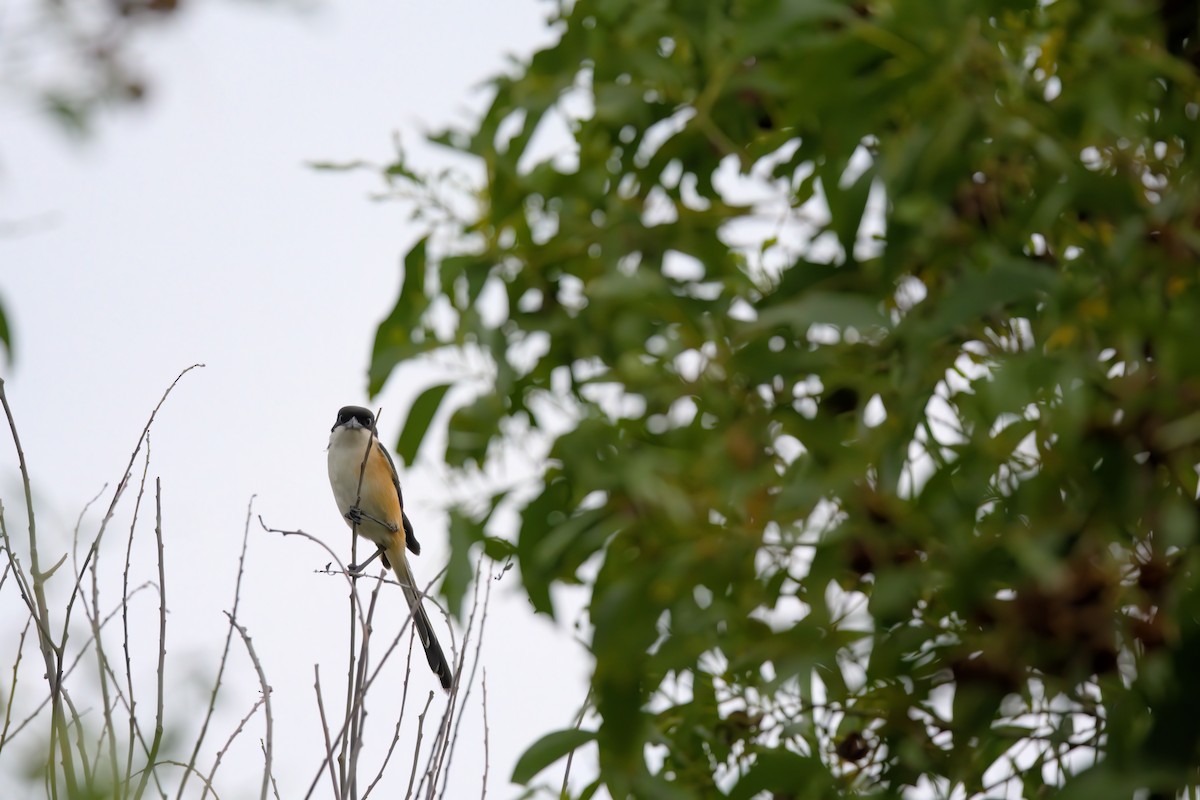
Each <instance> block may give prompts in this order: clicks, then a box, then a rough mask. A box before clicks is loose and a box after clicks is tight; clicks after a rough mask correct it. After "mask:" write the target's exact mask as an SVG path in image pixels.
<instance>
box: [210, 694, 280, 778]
mask: <svg viewBox="0 0 1200 800" xmlns="http://www.w3.org/2000/svg"><path fill="white" fill-rule="evenodd" d="M266 700H267V696H266V695H263V696H262V697H260V698H258V699H257V700H255V701H254V705H253V706H251V707H250V710H249V711H247V712H246V716H244V717H242V720H241V722H239V723H238V725H237V727H236V728H234V729H233V733H231V734H229V738H228V739H226V740H225V744H224V745H222V747H221V749H220V750H218V751H217V757H216V758H215V759H214V760H213V765H212V769H210V770H209V771H208V778H206V779H205V781H204V793H205V794H206V795H207V794H208V793H209V792H210V791H212V782H213V778H214V777H216V774H217V769H218V768H219V767H220V766H221V760H222V759H223V758H225V753H227V752H228V751H229V748H230V747H232V746H233V741H234V739H236V738H237V737H238V736H240V735H241V733H242V730H243V729H245V727H246V723H247V722H249V721H250V718H251V717H253V716H254V715H255V713H257V712H258V709H259V707H260V706H262V704H263V703H265V702H266ZM197 774H199V773H197ZM212 793H213V795H214V796H215V795H216V792H215V791H213V792H212Z"/></svg>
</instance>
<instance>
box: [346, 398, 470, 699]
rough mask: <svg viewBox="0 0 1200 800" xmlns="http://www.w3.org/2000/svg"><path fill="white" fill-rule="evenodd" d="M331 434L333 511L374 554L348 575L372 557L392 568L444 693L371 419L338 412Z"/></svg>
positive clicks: (408, 531)
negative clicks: (370, 544) (373, 548)
mask: <svg viewBox="0 0 1200 800" xmlns="http://www.w3.org/2000/svg"><path fill="white" fill-rule="evenodd" d="M331 431H332V432H331V433H330V435H329V484H330V486H332V487H333V497H334V499H335V500H336V501H337V505H338V510H339V511H341V512H342V518H343V519H345V520H346V524H347V525H349V526H350V529H351V530H353V531H354V532H356V533H357V534H358V535H359V536H362V537H363V538H365V539H367V540H369V541H371V542H373V543H374V544H375V545H376V546H377V547H378V548H379V550H378V552H376V554H375V555H373V556H371V558H369V559H367V561H365V562H363V564H361V565H358V566H355V565H353V564H352V565H350V569H351V570H353V571H358V570H360V569H361V568H362V567H364V566H366V565H367V564H369V563H370V562H371V560H372V559H374V558H375V556H381V557H382V558H383V563H384V566H388V567H391V568H392V571H393V572H395V573H396V580H397V581H398V582H399V584H400V587H401V588H402V589H403V590H404V596H405V598H406V599H407V600H408V605H409V608H410V609H412V618H413V624H414V625H415V626H416V628H417V635H418V636H420V637H421V645H422V646H423V647H424V648H425V658H426V660H427V661H428V662H429V668H430V669H432V670H433V672H434V674H435V675H437V676H438V679H439V680H440V681H441V684H442V688H443V689H446V690H447V691H449V689H450V685H451V683H453V680H454V674H453V672H451V670H450V665H449V664H448V663H447V662H446V656H445V654H443V653H442V646H441V645H440V644H438V640H437V636H436V635H435V634H434V632H433V626H432V625H430V623H429V617H428V616H426V614H425V609H424V607H423V606H422V604H421V596H422V594H421V591H420V590H419V589H418V588H417V584H416V581H415V580H414V579H413V574H412V569H411V568H410V567H409V564H408V558H407V556H406V554H405V552H404V551H405V548H406V547H407V548H408V549H409V550H411V551H412V552H413V555H419V554H420V553H421V545H420V544H419V543H418V542H417V539H416V536H414V535H413V529H412V523H411V522H409V521H408V516H407V515H406V514H405V513H404V495H403V494H402V493H401V491H400V477H399V476H398V475H397V474H396V465H395V464H394V463H392V457H391V456H390V455H388V452H387V449H386V448H385V447H384V446H383V445H382V444H381V443H380V441H379V435H378V433H377V432H376V430H375V415H374V414H372V413H371V412H370V411H369V410H367V409H365V408H361V407H359V406H346V407H344V408H342V409H340V410H339V411H338V414H337V421H336V422H335V423H334V425H333V428H332V429H331Z"/></svg>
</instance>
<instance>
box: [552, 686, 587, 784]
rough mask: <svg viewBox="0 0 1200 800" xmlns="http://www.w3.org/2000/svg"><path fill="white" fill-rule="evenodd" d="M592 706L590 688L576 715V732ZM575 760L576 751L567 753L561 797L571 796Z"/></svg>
mask: <svg viewBox="0 0 1200 800" xmlns="http://www.w3.org/2000/svg"><path fill="white" fill-rule="evenodd" d="M591 704H592V690H591V689H590V688H589V689H588V693H587V697H585V698H583V705H581V706H580V707H579V713H578V714H576V715H575V725H574V728H575V730H579V728H580V726H582V725H583V718H584V717H586V716H587V710H588V709H589V708H590V707H591ZM574 758H575V751H574V750H572V751H571V752H569V753H567V765H566V767H565V768H564V769H563V782H562V791H561V792H559V797H569V796H570V795H568V794H567V781H568V780H570V778H571V761H572V760H574Z"/></svg>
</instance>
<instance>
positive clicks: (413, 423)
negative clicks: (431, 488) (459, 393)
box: [396, 383, 454, 464]
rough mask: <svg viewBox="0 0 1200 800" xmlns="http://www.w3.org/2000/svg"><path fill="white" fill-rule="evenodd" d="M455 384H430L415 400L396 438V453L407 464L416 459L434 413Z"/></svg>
mask: <svg viewBox="0 0 1200 800" xmlns="http://www.w3.org/2000/svg"><path fill="white" fill-rule="evenodd" d="M453 385H454V384H453V383H439V384H437V385H435V386H430V387H429V388H428V389H426V390H425V391H423V392H421V394H419V395H418V396H417V399H416V400H414V401H413V404H412V407H411V408H409V410H408V416H406V417H405V418H404V429H403V430H401V431H400V438H399V439H397V440H396V453H397V454H399V456H400V458H401V459H402V460H403V461H404V463H405V464H412V462H413V461H415V460H416V458H417V451H418V450H419V449H420V447H421V442H422V441H423V440H424V439H425V433H426V432H427V431H428V430H429V423H430V422H432V421H433V416H434V414H436V413H437V410H438V407H439V406H441V404H442V398H443V397H445V396H446V392H447V391H449V390H450V387H451V386H453Z"/></svg>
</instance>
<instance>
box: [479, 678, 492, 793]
mask: <svg viewBox="0 0 1200 800" xmlns="http://www.w3.org/2000/svg"><path fill="white" fill-rule="evenodd" d="M482 686H483V790H482V791H481V792H480V794H479V800H487V781H488V768H489V767H490V766H491V755H490V746H489V743H488V738H489V734H490V730H489V728H488V718H487V667H484V668H483V681H482Z"/></svg>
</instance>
